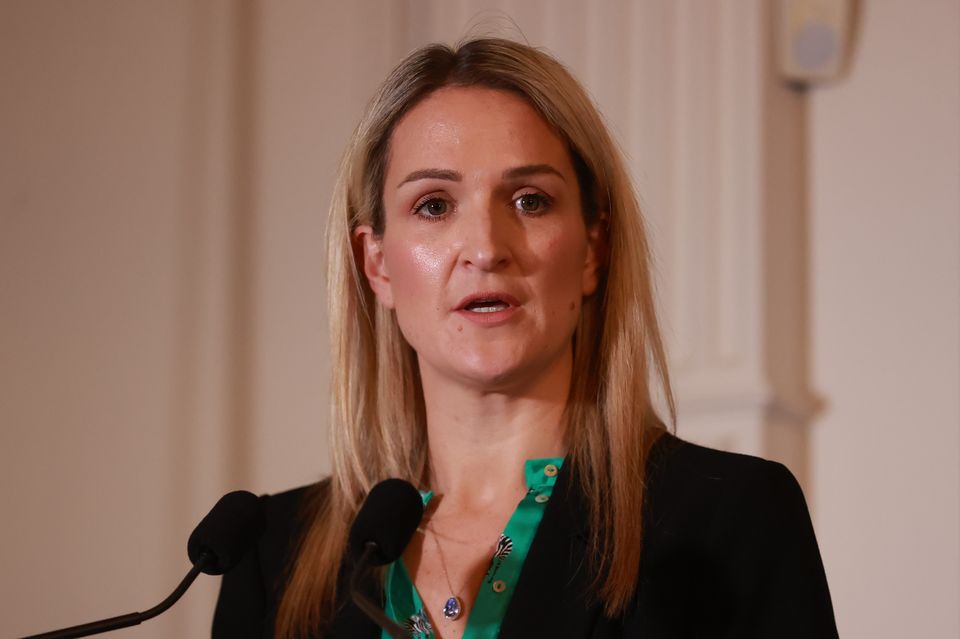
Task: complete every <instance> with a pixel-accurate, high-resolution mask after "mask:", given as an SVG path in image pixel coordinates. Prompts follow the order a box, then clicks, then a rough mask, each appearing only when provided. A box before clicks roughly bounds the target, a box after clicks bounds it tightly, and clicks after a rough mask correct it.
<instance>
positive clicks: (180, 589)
mask: <svg viewBox="0 0 960 639" xmlns="http://www.w3.org/2000/svg"><path fill="white" fill-rule="evenodd" d="M213 560H214V557H213V555H211V554H209V553H203V554H201V555H200V558H199V559H198V560H197V563H195V564H193V567H192V568H190V572H188V573H187V574H186V576H185V577H184V578H183V579H182V580H181V581H180V583H179V584H178V585H177V587H176V588H174V590H173V592H171V593H170V595H169V596H168V597H167V598H166V599H164V600H163V601H161V602H160V603H158V604H157V605H156V606H154V607H153V608H150V609H149V610H145V611H143V612H131V613H129V614H126V615H119V616H117V617H110V618H109V619H101V620H100V621H92V622H90V623H84V624H80V625H79V626H71V627H69V628H63V629H62V630H53V631H51V632H45V633H43V634H39V635H30V636H29V637H24V638H23V639H75V637H89V636H90V635H96V634H99V633H101V632H109V631H110V630H119V629H120V628H129V627H130V626H136V625H138V624H140V623H142V622H144V621H146V620H147V619H153V618H154V617H156V616H157V615H159V614H160V613H161V612H164V611H165V610H166V609H167V608H169V607H170V606H172V605H173V604H175V603H177V601H178V600H179V599H180V597H182V596H183V593H185V592H186V591H187V588H189V587H190V585H191V584H192V583H193V581H194V580H195V579H196V578H197V576H198V575H199V574H200V573H201V572H203V569H204V568H206V567H207V566H208V565H209V564H210V563H211V562H212V561H213Z"/></svg>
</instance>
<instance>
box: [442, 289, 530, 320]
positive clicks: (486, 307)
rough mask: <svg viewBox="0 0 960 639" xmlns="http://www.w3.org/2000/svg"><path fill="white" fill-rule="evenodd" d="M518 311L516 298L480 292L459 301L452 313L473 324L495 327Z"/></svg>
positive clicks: (493, 292) (497, 293)
mask: <svg viewBox="0 0 960 639" xmlns="http://www.w3.org/2000/svg"><path fill="white" fill-rule="evenodd" d="M519 310H520V302H519V301H517V298H515V297H513V296H512V295H509V294H507V293H504V292H502V291H481V292H479V293H473V294H471V295H468V296H467V297H465V298H463V299H462V300H460V303H459V304H457V307H456V308H455V309H454V312H455V313H456V314H457V315H459V316H460V317H463V318H464V319H468V320H470V321H471V322H473V323H475V324H480V325H483V326H495V325H497V324H502V323H504V322H506V321H507V320H509V319H510V318H511V317H513V316H514V315H515V314H516V313H517V311H519Z"/></svg>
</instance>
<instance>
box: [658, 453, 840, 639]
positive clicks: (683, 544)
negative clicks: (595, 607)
mask: <svg viewBox="0 0 960 639" xmlns="http://www.w3.org/2000/svg"><path fill="white" fill-rule="evenodd" d="M647 477H648V493H647V504H646V509H645V514H646V515H645V518H644V551H643V552H644V558H643V560H642V562H643V563H642V575H641V581H640V589H639V597H640V602H641V603H640V608H639V610H640V611H641V612H642V613H643V614H644V615H647V616H648V617H650V618H651V619H654V620H659V622H662V623H663V625H664V627H665V628H666V627H671V626H672V625H673V624H676V623H681V622H683V620H684V619H686V620H687V621H686V622H683V623H690V620H691V619H693V620H696V621H697V623H700V622H701V621H703V622H704V623H706V621H704V620H706V619H710V620H712V621H711V622H710V623H712V624H714V625H715V626H717V625H719V626H723V627H725V628H726V629H727V630H729V632H728V633H727V634H723V633H720V634H723V636H738V637H739V636H744V637H746V636H750V637H768V636H770V637H773V636H777V637H836V626H835V623H834V620H833V609H832V605H831V602H830V594H829V589H828V587H827V581H826V576H825V574H824V570H823V563H822V560H821V557H820V551H819V548H818V546H817V541H816V535H815V534H814V530H813V525H812V523H811V520H810V514H809V511H808V509H807V504H806V500H805V499H804V496H803V491H802V490H801V489H800V485H799V484H798V483H797V480H796V478H794V476H793V474H792V473H791V472H790V471H789V470H788V469H787V468H786V467H785V466H783V465H782V464H780V463H777V462H773V461H768V460H765V459H761V458H759V457H754V456H751V455H743V454H738V453H731V452H725V451H720V450H715V449H712V448H707V447H705V446H699V445H697V444H692V443H690V442H686V441H683V440H681V439H678V438H676V437H674V436H672V435H667V436H665V439H664V440H663V441H661V442H658V443H657V445H656V447H655V449H654V451H653V452H652V454H651V458H650V465H649V467H648V475H647ZM691 610H697V611H700V612H699V613H698V614H693V615H692V614H691V613H690V611H691ZM708 613H709V614H708ZM641 616H642V615H641ZM650 623H651V624H653V625H656V623H654V622H653V621H651V622H650ZM650 636H659V635H657V633H656V632H653V633H651V634H650ZM671 636H672V635H671Z"/></svg>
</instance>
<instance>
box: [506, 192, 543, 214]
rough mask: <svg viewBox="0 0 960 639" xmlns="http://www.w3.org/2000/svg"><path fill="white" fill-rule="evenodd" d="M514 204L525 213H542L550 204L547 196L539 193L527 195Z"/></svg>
mask: <svg viewBox="0 0 960 639" xmlns="http://www.w3.org/2000/svg"><path fill="white" fill-rule="evenodd" d="M514 202H515V203H516V205H517V208H519V209H520V210H521V211H523V212H524V213H542V212H543V211H544V210H545V209H546V208H547V206H548V205H549V204H550V201H549V199H548V198H547V196H545V195H541V194H539V193H525V194H523V195H521V196H520V197H518V198H517V199H516V200H514Z"/></svg>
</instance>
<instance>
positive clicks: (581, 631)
mask: <svg viewBox="0 0 960 639" xmlns="http://www.w3.org/2000/svg"><path fill="white" fill-rule="evenodd" d="M568 468H569V465H564V467H563V470H561V473H560V475H559V477H558V481H557V485H556V487H555V488H554V491H553V496H552V497H551V499H550V502H549V503H548V505H547V508H546V511H545V512H544V515H543V520H542V521H541V523H540V528H539V529H538V531H537V534H536V537H535V539H534V543H533V546H532V547H531V548H530V552H529V554H528V555H527V559H526V562H525V563H524V566H523V570H522V572H521V574H520V577H519V581H518V582H517V587H516V590H515V591H514V595H513V598H512V600H511V602H510V605H509V607H508V609H507V612H506V616H505V617H504V620H503V624H502V626H501V631H500V637H501V638H502V639H520V638H529V637H584V638H591V639H608V638H609V639H613V638H619V637H622V638H638V639H667V638H670V639H674V638H675V639H680V638H691V639H692V638H711V639H720V638H731V639H732V638H734V637H737V638H748V637H771V638H772V637H776V638H781V639H782V638H794V637H796V638H800V637H816V638H825V639H829V638H831V637H836V636H837V630H836V625H835V623H834V617H833V608H832V605H831V603H830V594H829V591H828V590H827V580H826V577H825V575H824V571H823V564H822V561H821V559H820V552H819V549H818V548H817V542H816V538H815V536H814V532H813V527H812V525H811V523H810V515H809V513H808V511H807V506H806V502H805V501H804V498H803V493H802V492H801V490H800V486H799V485H798V484H797V482H796V480H795V479H794V477H793V475H791V474H790V471H788V470H787V469H786V468H785V467H784V466H782V465H780V464H777V463H774V462H769V461H765V460H762V459H759V458H756V457H750V456H747V455H737V454H733V453H725V452H720V451H716V450H712V449H709V448H704V447H701V446H697V445H694V444H690V443H688V442H684V441H682V440H680V439H677V438H676V437H673V436H672V435H665V436H663V437H662V438H661V439H660V440H659V441H658V442H657V444H656V445H655V447H654V450H653V451H652V453H651V457H650V463H649V466H648V470H647V479H648V492H647V498H646V505H645V509H644V510H645V517H644V519H643V524H644V528H643V552H642V557H641V561H640V577H639V583H638V586H637V592H636V596H635V599H634V602H633V605H632V606H630V609H629V611H628V613H627V614H626V615H624V616H623V617H619V618H616V619H610V618H607V617H606V616H604V614H603V612H602V607H601V606H600V605H599V604H598V603H597V602H596V601H595V600H594V599H593V598H591V597H590V595H589V593H590V586H591V582H592V574H591V573H590V572H589V568H590V562H589V561H585V560H589V557H588V556H587V553H588V549H587V544H586V539H587V537H586V532H587V531H586V530H585V526H586V518H585V512H586V510H585V505H586V504H585V503H584V498H583V495H582V494H581V493H580V491H579V490H578V488H577V485H576V482H572V481H570V475H569V472H567V471H568ZM323 487H324V485H323V484H321V485H320V486H319V487H318V486H315V487H314V489H323ZM307 490H308V489H303V488H300V489H297V490H293V491H290V492H286V493H282V494H279V495H274V496H269V497H264V498H263V503H264V508H265V512H266V518H267V527H266V532H265V533H264V535H263V538H262V539H261V541H260V543H259V545H258V546H257V548H256V549H255V551H251V552H250V553H249V554H248V556H246V557H245V558H244V559H243V561H242V562H241V563H240V565H238V566H237V567H236V568H235V569H234V570H233V572H231V573H229V574H228V575H226V576H225V577H224V578H223V583H222V586H221V590H220V598H219V600H218V602H217V608H216V613H215V615H214V621H213V637H214V638H215V639H228V638H229V639H262V638H265V637H273V620H274V617H275V614H276V608H277V604H278V599H279V593H280V592H281V589H282V586H283V583H284V578H285V574H286V570H287V569H286V566H287V565H288V562H289V560H290V558H291V554H292V551H293V548H292V546H293V545H294V544H295V543H296V541H297V540H298V538H299V535H300V533H301V530H302V525H303V523H302V521H301V516H300V515H299V514H298V513H300V511H301V503H302V500H303V499H304V497H305V495H306V494H307ZM341 601H343V604H342V606H341V607H340V608H339V612H338V614H337V616H336V618H335V620H334V622H333V626H332V628H330V629H329V631H328V634H327V635H326V637H327V638H336V639H339V638H344V639H346V638H349V639H377V638H379V636H380V631H379V629H378V628H377V627H376V626H375V625H373V623H372V622H370V621H368V620H367V619H366V618H365V617H364V616H363V614H362V613H361V612H360V611H359V610H358V609H357V608H356V607H355V606H354V605H353V604H352V603H351V602H350V601H349V599H348V598H346V597H342V598H341Z"/></svg>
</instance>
